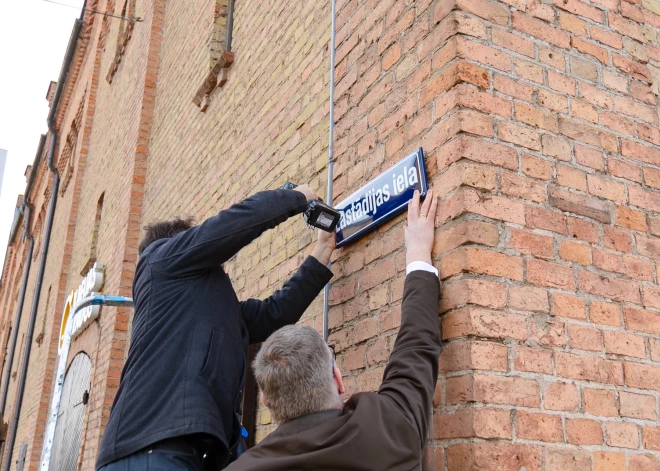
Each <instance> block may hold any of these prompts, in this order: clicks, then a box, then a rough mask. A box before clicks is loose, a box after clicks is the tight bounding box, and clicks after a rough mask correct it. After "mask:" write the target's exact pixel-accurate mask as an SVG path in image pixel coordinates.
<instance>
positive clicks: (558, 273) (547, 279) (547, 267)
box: [527, 258, 575, 290]
mask: <svg viewBox="0 0 660 471" xmlns="http://www.w3.org/2000/svg"><path fill="white" fill-rule="evenodd" d="M527 281H528V282H529V283H532V284H535V285H540V286H549V287H554V288H562V289H567V290H573V289H575V281H574V279H573V270H572V269H571V268H570V267H568V266H566V265H559V264H557V263H550V262H544V261H541V260H536V259H532V258H530V259H528V260H527Z"/></svg>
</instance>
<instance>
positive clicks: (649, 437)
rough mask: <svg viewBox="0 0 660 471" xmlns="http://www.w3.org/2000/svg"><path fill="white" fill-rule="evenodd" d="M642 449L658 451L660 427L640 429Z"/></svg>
mask: <svg viewBox="0 0 660 471" xmlns="http://www.w3.org/2000/svg"><path fill="white" fill-rule="evenodd" d="M642 434H643V437H644V448H646V449H647V450H654V451H660V427H642Z"/></svg>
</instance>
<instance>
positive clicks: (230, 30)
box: [227, 0, 234, 52]
mask: <svg viewBox="0 0 660 471" xmlns="http://www.w3.org/2000/svg"><path fill="white" fill-rule="evenodd" d="M227 16H228V18H227V51H228V52H231V43H232V41H233V39H234V0H229V6H228V8H227Z"/></svg>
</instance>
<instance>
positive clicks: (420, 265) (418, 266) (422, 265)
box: [406, 260, 438, 276]
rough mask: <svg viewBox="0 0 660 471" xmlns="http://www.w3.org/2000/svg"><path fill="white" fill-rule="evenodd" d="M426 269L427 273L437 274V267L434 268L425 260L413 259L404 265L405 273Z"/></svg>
mask: <svg viewBox="0 0 660 471" xmlns="http://www.w3.org/2000/svg"><path fill="white" fill-rule="evenodd" d="M418 270H419V271H427V272H429V273H433V274H434V275H435V276H438V269H437V268H435V267H434V266H433V265H430V264H428V263H426V262H422V261H421V260H415V261H414V262H410V263H409V264H408V265H407V266H406V275H408V274H410V272H413V271H418Z"/></svg>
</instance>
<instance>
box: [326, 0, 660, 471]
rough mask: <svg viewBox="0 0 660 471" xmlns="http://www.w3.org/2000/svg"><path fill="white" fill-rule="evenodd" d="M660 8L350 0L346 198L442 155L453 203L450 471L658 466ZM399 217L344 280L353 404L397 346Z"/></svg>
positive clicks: (338, 330)
mask: <svg viewBox="0 0 660 471" xmlns="http://www.w3.org/2000/svg"><path fill="white" fill-rule="evenodd" d="M658 13H660V3H658V2H656V1H649V0H645V1H644V2H641V1H635V2H627V1H625V0H624V1H619V0H608V1H606V0H603V1H591V2H583V1H580V0H556V1H554V3H553V2H543V1H539V0H529V1H527V0H507V1H506V2H503V1H484V0H478V1H462V0H457V1H444V0H443V1H418V2H398V1H396V2H395V1H378V2H375V1H357V0H356V1H344V2H340V6H339V19H338V25H339V38H338V53H337V59H338V66H337V73H336V77H337V80H338V87H337V108H338V119H339V120H338V123H337V141H336V143H335V144H336V147H337V154H338V158H337V160H338V164H337V172H336V175H335V178H336V180H335V191H336V192H337V193H339V194H340V195H341V193H342V192H343V193H350V192H351V191H353V190H354V189H356V188H357V187H359V186H360V185H361V184H363V182H364V180H368V179H370V178H371V177H372V176H374V175H376V174H377V173H378V172H380V171H382V170H383V169H384V168H386V167H387V166H388V165H390V164H391V162H393V161H395V160H397V159H398V158H400V157H401V155H402V154H404V153H407V152H410V151H412V150H414V149H415V148H416V147H418V146H422V147H423V148H424V150H425V152H426V158H427V164H428V167H429V171H428V173H429V177H430V180H431V186H432V187H433V189H434V191H435V192H436V194H439V195H440V197H441V201H440V205H439V215H438V221H437V225H438V227H439V229H438V233H437V241H436V247H435V259H436V260H437V266H438V268H439V269H440V273H441V278H442V279H443V289H442V292H443V296H444V298H443V300H442V302H441V312H442V327H443V339H444V340H445V341H446V342H447V343H446V344H445V351H444V353H443V355H442V357H441V359H440V370H441V377H440V379H439V382H438V388H437V390H436V395H435V404H434V405H435V417H434V435H435V439H436V445H437V452H436V467H437V469H443V470H444V469H448V470H466V469H484V470H486V469H487V470H512V471H513V470H518V469H522V468H523V467H524V469H526V470H528V471H529V470H556V469H564V470H566V469H570V470H585V469H586V470H590V469H593V470H605V469H607V470H619V469H621V470H624V469H630V470H632V469H635V470H641V469H644V470H646V469H649V470H650V469H660V465H659V464H658V454H657V452H658V450H660V446H659V442H658V437H659V436H660V435H659V433H660V428H658V425H659V424H658V397H659V392H660V365H659V364H658V363H657V361H659V360H660V353H659V351H658V347H659V344H658V339H657V335H658V334H659V333H660V330H658V325H660V324H658V322H659V320H660V313H659V312H658V310H657V309H658V308H660V303H659V302H658V299H660V298H658V293H659V292H658V289H657V284H656V282H657V278H656V277H657V273H656V270H657V269H656V263H657V260H658V257H659V256H660V239H657V238H656V237H655V236H657V235H660V232H658V227H657V225H658V223H657V212H658V211H660V193H658V192H657V189H659V188H660V185H659V184H658V182H657V181H655V178H656V175H657V174H658V165H660V147H658V146H659V145H660V134H659V129H658V124H659V121H658V112H657V108H656V94H655V92H657V91H658V89H657V86H658V82H656V81H655V80H657V79H656V73H657V71H658V69H657V68H656V65H658V64H659V62H657V61H660V55H659V54H658V53H659V52H660V49H659V48H658V38H657V36H656V35H657V32H658V26H660V16H658ZM338 198H339V199H341V196H338ZM401 222H402V217H400V218H399V219H398V220H397V221H394V222H392V223H391V224H390V225H389V227H385V228H383V229H382V230H380V231H379V234H377V235H375V236H372V237H368V238H367V239H366V240H364V241H362V242H360V243H358V244H357V245H356V246H354V247H351V248H350V249H347V250H346V251H345V252H344V253H343V254H342V256H341V257H340V259H339V261H338V263H337V265H336V266H335V270H338V271H340V273H342V275H343V276H342V277H341V279H340V280H338V281H336V284H335V287H334V289H333V300H332V301H333V305H334V306H333V309H332V311H331V320H332V324H331V325H332V327H333V333H332V336H331V338H332V339H334V341H335V342H336V343H337V344H338V345H339V346H340V348H341V354H340V357H341V365H342V366H343V368H344V372H345V373H346V374H348V378H346V379H347V383H348V385H349V389H350V392H353V391H358V390H372V389H374V387H376V386H377V384H378V382H379V381H380V377H381V374H382V368H383V365H384V361H385V360H386V353H387V352H388V350H389V348H391V344H392V341H393V334H394V332H395V331H394V330H392V327H396V325H397V323H398V316H399V311H400V298H401V286H402V285H401V283H402V277H403V273H404V260H403V253H402V252H401V247H400V246H401V240H402V237H401Z"/></svg>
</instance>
